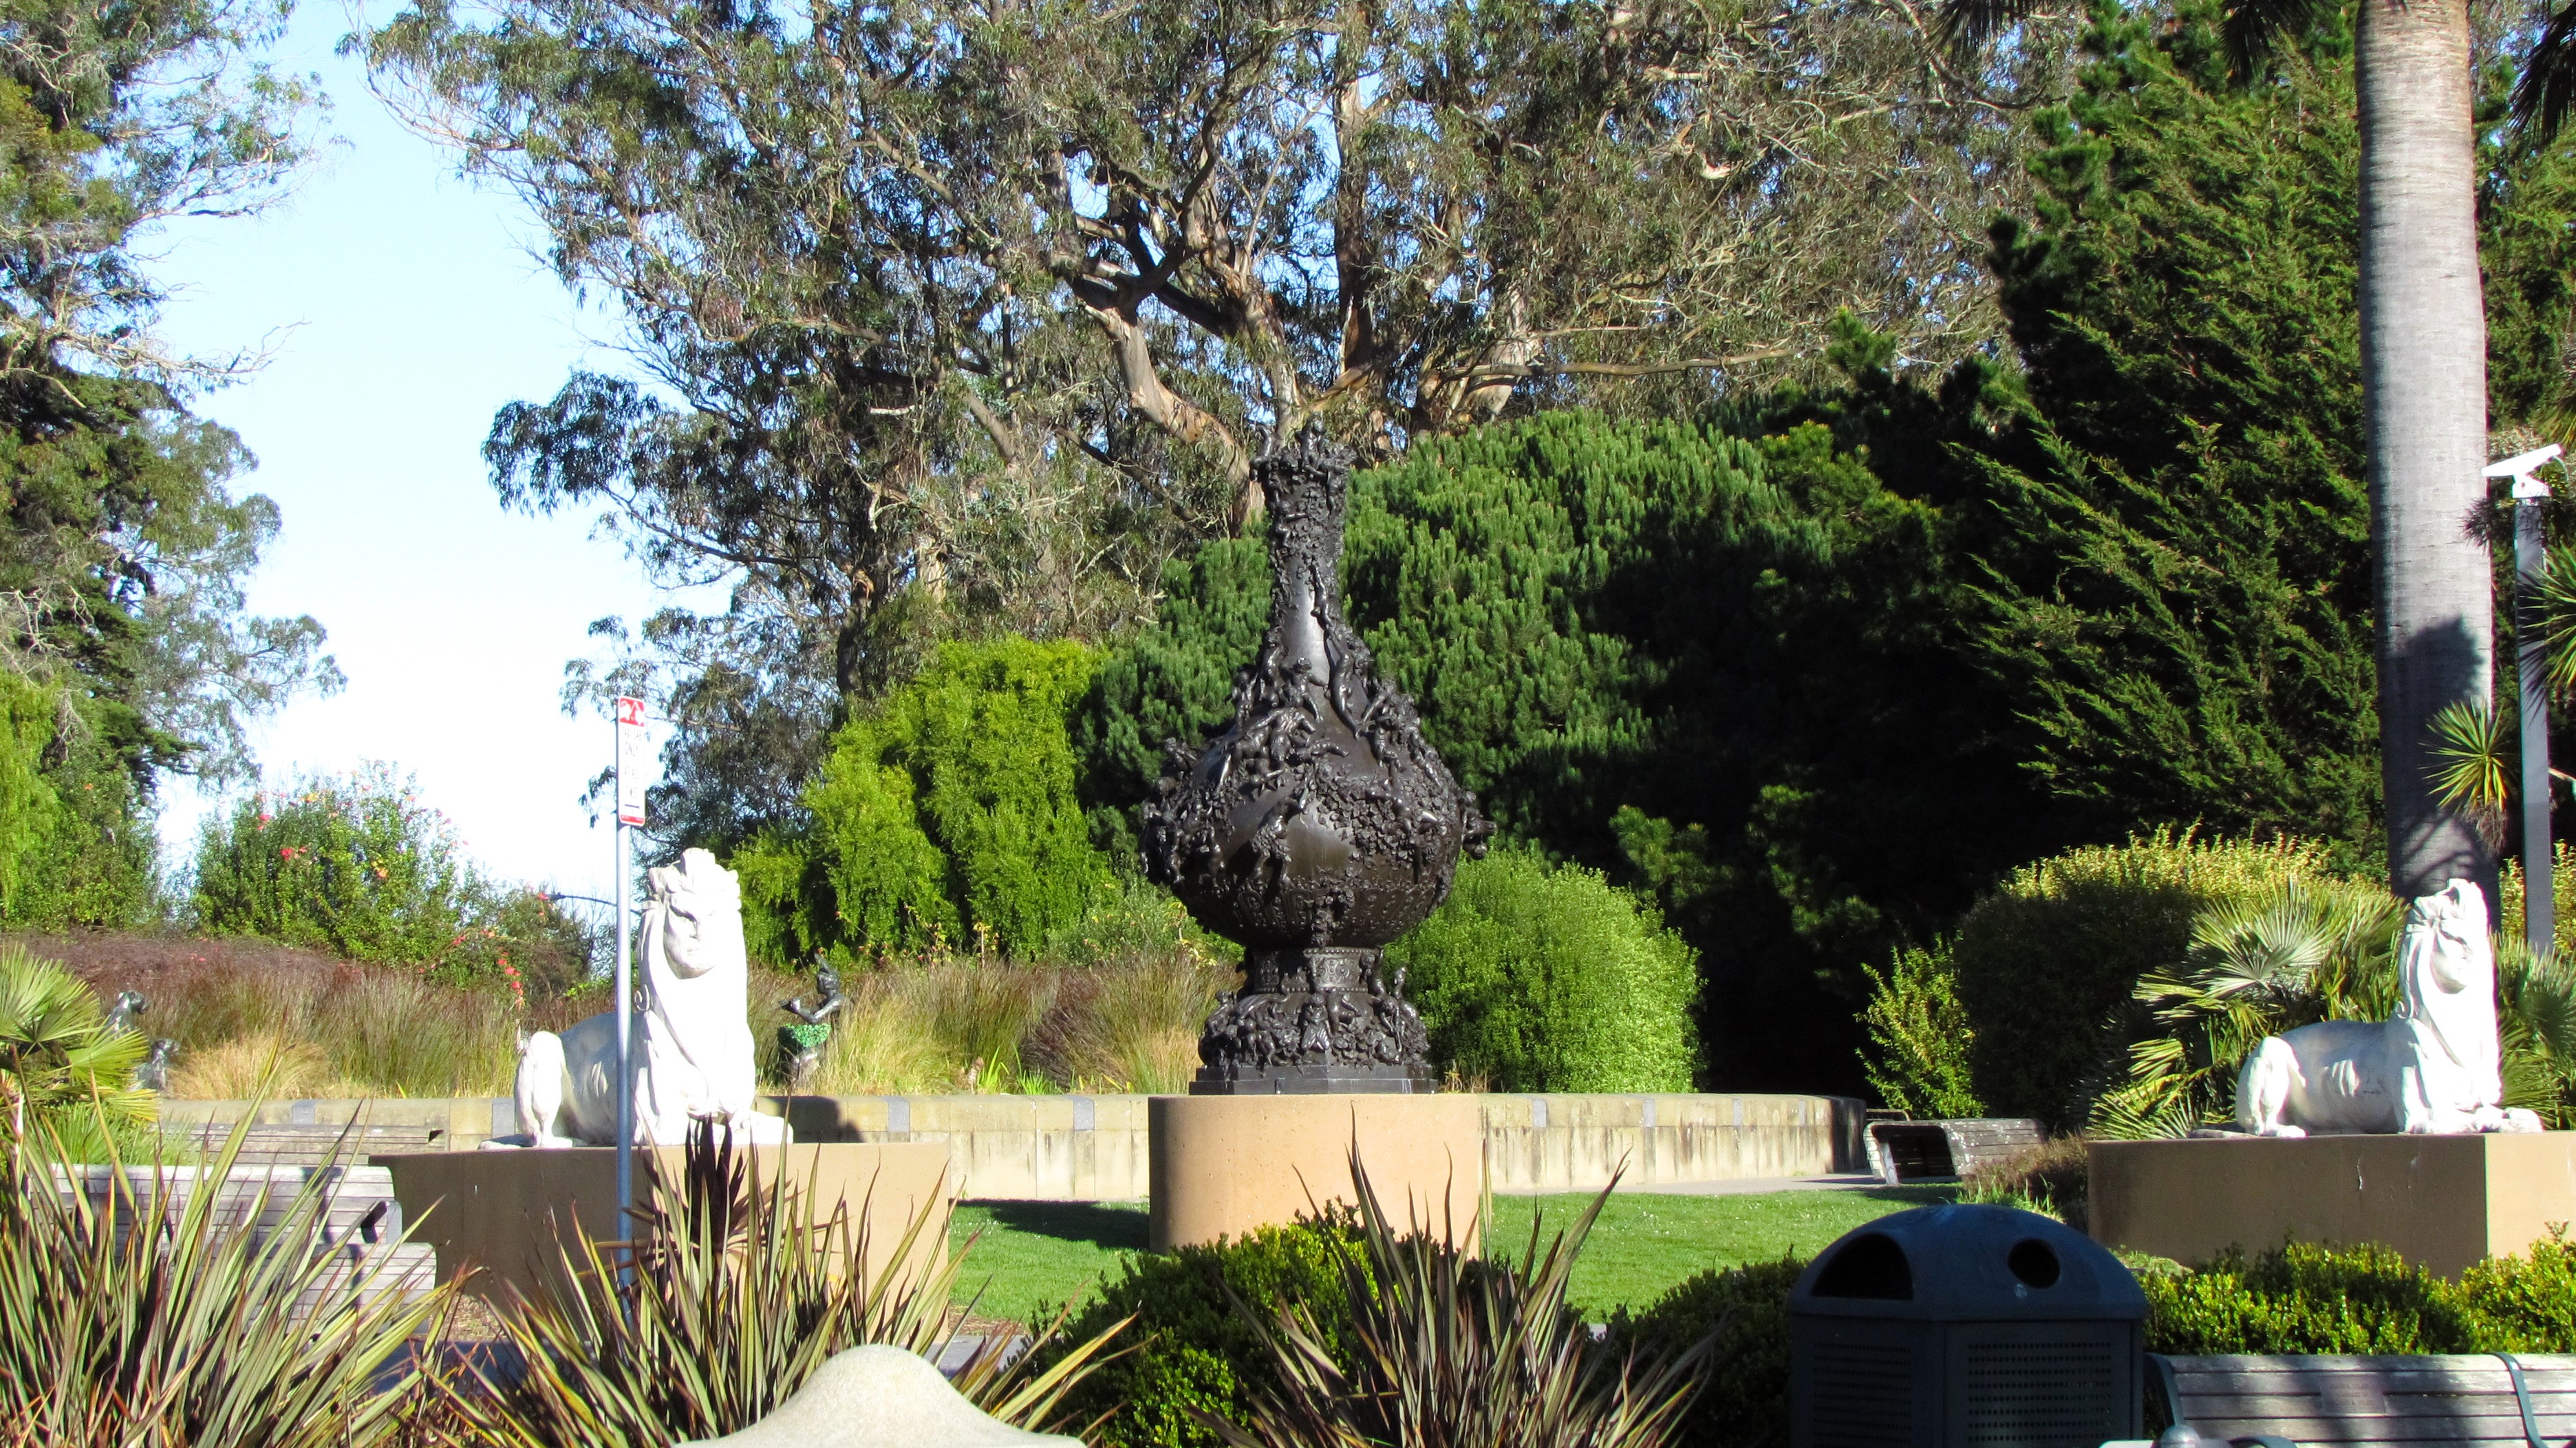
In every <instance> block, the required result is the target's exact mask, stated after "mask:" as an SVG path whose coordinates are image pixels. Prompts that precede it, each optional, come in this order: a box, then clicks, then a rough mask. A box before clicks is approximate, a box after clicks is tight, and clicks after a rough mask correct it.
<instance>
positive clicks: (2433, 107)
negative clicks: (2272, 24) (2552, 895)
mask: <svg viewBox="0 0 2576 1448" xmlns="http://www.w3.org/2000/svg"><path fill="white" fill-rule="evenodd" d="M2357 49H2358V60H2359V73H2358V82H2359V86H2360V93H2361V94H2360V100H2361V297H2360V302H2361V378H2362V382H2361V386H2362V406H2363V410H2364V412H2365V414H2366V416H2367V417H2368V425H2369V439H2368V442H2369V449H2370V500H2371V532H2372V541H2373V543H2374V544H2375V546H2376V548H2377V550H2378V559H2379V580H2378V581H2379V599H2378V602H2379V728H2380V751H2381V766H2380V767H2381V779H2382V782H2383V785H2384V787H2385V789H2386V791H2387V795H2388V879H2389V884H2390V887H2391V888H2393V889H2394V890H2396V892H2397V893H2398V894H2400V895H2403V896H2415V895H2422V894H2428V893H2430V892H2432V891H2435V890H2438V889H2440V888H2441V887H2442V886H2443V884H2444V883H2445V882H2447V881H2450V880H2453V879H2468V880H2475V881H2478V882H2479V883H2480V884H2481V886H2483V887H2484V888H2485V889H2486V890H2487V892H2488V895H2489V898H2490V901H2492V898H2493V895H2494V890H2495V855H2494V852H2493V850H2491V849H2490V848H2489V847H2488V846H2487V845H2486V843H2485V842H2484V841H2482V840H2481V839H2479V838H2478V835H2477V832H2476V831H2475V830H2473V829H2471V828H2470V827H2469V826H2468V824H2467V823H2466V822H2464V821H2463V820H2461V819H2460V818H2459V817H2457V816H2455V815H2452V814H2450V813H2448V812H2447V811H2445V810H2443V809H2442V808H2441V807H2440V805H2438V804H2437V803H2436V802H2435V800H2434V795H2433V787H2432V780H2431V776H2430V767H2431V765H2432V762H2433V756H2432V720H2433V716H2434V714H2436V713H2437V712H2439V711H2440V710H2441V708H2442V706H2444V705H2445V704H2449V703H2451V702H2452V701H2454V700H2458V699H2471V700H2478V701H2484V700H2485V699H2486V698H2487V697H2488V690H2489V687H2490V680H2491V674H2490V670H2491V661H2490V659H2489V656H2488V655H2489V648H2490V643H2491V640H2492V638H2493V636H2494V635H2493V623H2492V615H2493V611H2494V596H2493V593H2492V586H2491V584H2490V582H2489V578H2488V571H2487V555H2486V549H2485V548H2484V547H2483V546H2482V545H2480V544H2479V543H2477V542H2475V541H2473V540H2472V539H2471V538H2470V536H2469V534H2468V530H2467V523H2468V520H2469V515H2470V513H2471V511H2472V510H2473V509H2474V508H2475V507H2476V506H2477V504H2478V502H2479V500H2480V499H2481V498H2483V497H2484V496H2485V481H2484V479H2482V478H2481V477H2480V476H2479V469H2480V468H2481V467H2482V466H2483V465H2484V463H2485V462H2486V440H2487V402H2486V393H2487V384H2486V377H2487V371H2486V313H2485V308H2484V301H2483V298H2482V296H2481V293H2480V289H2479V286H2478V238H2477V218H2476V213H2475V206H2476V200H2475V185H2476V169H2475V168H2476V161H2475V147H2474V142H2473V137H2472V135H2471V131H2470V117H2469V104H2470V102H2469V24H2468V11H2467V7H2466V5H2465V4H2464V3H2463V0H2412V3H2408V0H2363V3H2362V7H2361V25H2360V35H2359V44H2358V47H2357Z"/></svg>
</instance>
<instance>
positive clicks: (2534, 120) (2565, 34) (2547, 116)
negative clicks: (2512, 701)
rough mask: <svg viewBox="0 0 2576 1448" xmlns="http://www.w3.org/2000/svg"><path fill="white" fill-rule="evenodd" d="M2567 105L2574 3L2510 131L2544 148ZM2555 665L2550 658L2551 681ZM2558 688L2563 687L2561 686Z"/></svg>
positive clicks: (2557, 23) (2550, 38) (2519, 85)
mask: <svg viewBox="0 0 2576 1448" xmlns="http://www.w3.org/2000/svg"><path fill="white" fill-rule="evenodd" d="M2571 104H2576V0H2571V3H2569V4H2567V5H2563V6H2561V7H2559V9H2558V12H2557V13H2556V14H2554V15H2552V16H2550V17H2549V23H2548V24H2547V25H2546V26H2544V27H2542V28H2541V32H2540V39H2539V41H2538V42H2537V43H2536V44H2534V45H2533V46H2532V47H2531V54H2530V55H2528V56H2526V57H2524V58H2523V62H2522V78H2521V79H2520V80H2517V81H2516V82H2514V87H2513V128H2514V131H2515V133H2516V136H2517V138H2518V139H2519V140H2521V141H2522V142H2523V143H2525V144H2529V145H2547V144H2548V143H2549V142H2550V141H2552V140H2555V139H2556V138H2557V136H2558V130H2559V127H2561V126H2562V125H2564V124H2566V121H2567V110H2568V107H2569V106H2570V105H2571ZM2554 561H2555V560H2553V562H2554ZM2555 664H2556V660H2555V659H2554V658H2553V660H2552V668H2551V674H2552V676H2553V682H2555V681H2556V680H2555V675H2556V673H2557V669H2556V667H2555ZM2560 687H2562V688H2563V687H2565V685H2564V684H2563V683H2561V684H2560Z"/></svg>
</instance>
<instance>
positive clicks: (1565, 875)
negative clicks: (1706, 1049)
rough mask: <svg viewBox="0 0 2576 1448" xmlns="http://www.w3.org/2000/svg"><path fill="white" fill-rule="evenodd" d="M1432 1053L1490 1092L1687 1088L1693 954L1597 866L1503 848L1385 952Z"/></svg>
mask: <svg viewBox="0 0 2576 1448" xmlns="http://www.w3.org/2000/svg"><path fill="white" fill-rule="evenodd" d="M1387 958H1388V959H1389V960H1390V961H1392V962H1393V963H1395V964H1397V965H1399V966H1402V967H1404V968H1405V970H1406V972H1407V975H1406V980H1405V993H1406V994H1407V995H1409V996H1411V997H1412V999H1413V1001H1414V1003H1415V1004H1416V1005H1418V1006H1419V1007H1421V1009H1422V1019H1423V1022H1424V1024H1426V1025H1428V1026H1429V1027H1430V1028H1431V1057H1432V1059H1433V1060H1434V1061H1436V1062H1438V1063H1440V1064H1441V1065H1444V1066H1447V1067H1449V1068H1451V1069H1453V1070H1455V1071H1457V1072H1458V1073H1459V1074H1460V1075H1462V1076H1467V1077H1471V1078H1475V1077H1481V1078H1483V1080H1484V1081H1485V1083H1486V1085H1487V1086H1488V1087H1489V1088H1490V1089H1492V1090H1496V1091H1688V1090H1690V1089H1691V1084H1692V1078H1693V1075H1694V1073H1695V1072H1696V1070H1697V1068H1698V1065H1699V1037H1698V1032H1697V1031H1696V1030H1695V1029H1694V1028H1693V1026H1692V1022H1691V1013H1692V1010H1693V1007H1694V1006H1695V1005H1696V1003H1697V1000H1698V996H1699V969H1698V965H1699V960H1698V952H1697V951H1694V950H1692V949H1691V947H1690V946H1689V945H1688V944H1686V943H1685V942H1684V941H1683V940H1682V938H1681V937H1680V936H1679V935H1676V934H1674V933H1673V932H1672V931H1670V930H1667V929H1665V928H1664V927H1663V920H1662V917H1661V916H1660V915H1658V914H1657V913H1656V911H1655V910H1654V908H1653V907H1651V906H1644V905H1640V904H1639V903H1638V901H1637V899H1636V897H1634V896H1632V895H1630V894H1629V893H1628V892H1627V891H1625V890H1621V889H1619V888H1618V887H1616V886H1614V885H1612V884H1610V883H1609V882H1608V881H1606V880H1604V879H1603V878H1602V877H1601V875H1600V874H1599V873H1598V872H1597V871H1593V870H1586V869H1583V868H1582V867H1580V866H1574V865H1557V864H1551V863H1549V862H1548V861H1547V860H1546V859H1544V858H1542V857H1541V856H1539V855H1537V854H1536V853H1533V852H1530V851H1526V850H1514V849H1503V850H1496V851H1495V852H1494V853H1493V854H1492V855H1490V856H1488V857H1487V858H1485V859H1482V860H1466V861H1462V862H1460V864H1459V866H1458V883H1457V888H1456V889H1454V890H1453V891H1451V892H1450V895H1449V898H1448V900H1447V901H1445V902H1443V903H1442V905H1441V906H1440V908H1439V910H1437V911H1436V912H1434V913H1433V915H1432V917H1431V918H1430V919H1429V920H1427V921H1425V922H1423V924H1422V925H1421V926H1420V927H1419V928H1417V929H1416V930H1414V931H1413V932H1412V933H1411V934H1409V935H1407V936H1405V937H1404V938H1403V939H1402V940H1399V941H1397V942H1395V944H1393V945H1391V946H1389V947H1388V948H1387Z"/></svg>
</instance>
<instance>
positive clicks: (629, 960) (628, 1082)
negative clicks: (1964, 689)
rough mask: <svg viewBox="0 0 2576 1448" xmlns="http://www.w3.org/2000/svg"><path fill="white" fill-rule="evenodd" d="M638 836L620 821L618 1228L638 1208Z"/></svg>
mask: <svg viewBox="0 0 2576 1448" xmlns="http://www.w3.org/2000/svg"><path fill="white" fill-rule="evenodd" d="M634 850H635V845H634V837H633V836H632V835H631V834H629V833H628V831H627V826H626V822H625V821H624V820H619V821H618V822H617V986H616V991H617V993H616V995H615V997H614V999H615V1000H616V1002H617V1230H618V1233H619V1235H620V1236H621V1237H622V1236H624V1235H625V1233H626V1231H627V1214H628V1213H629V1212H631V1211H633V1210H634V1208H635V1055H634V1030H635V967H634V955H635V952H634V948H633V946H634V931H635V925H634V915H633V913H632V912H631V911H629V910H628V909H627V903H628V897H629V895H630V893H631V892H632V891H633V889H634V885H633V878H634V874H635V870H634Z"/></svg>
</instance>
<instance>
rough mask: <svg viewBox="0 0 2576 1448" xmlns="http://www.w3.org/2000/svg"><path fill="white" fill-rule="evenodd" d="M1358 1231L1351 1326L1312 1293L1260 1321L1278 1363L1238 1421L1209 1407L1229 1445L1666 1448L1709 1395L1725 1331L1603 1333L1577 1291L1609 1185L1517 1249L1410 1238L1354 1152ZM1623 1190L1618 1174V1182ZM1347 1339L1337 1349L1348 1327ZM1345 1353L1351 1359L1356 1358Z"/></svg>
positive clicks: (1346, 1288) (1346, 1268) (1348, 1255)
mask: <svg viewBox="0 0 2576 1448" xmlns="http://www.w3.org/2000/svg"><path fill="white" fill-rule="evenodd" d="M1351 1179H1352V1180H1353V1181H1354V1182H1355V1183H1356V1184H1357V1185H1358V1187H1359V1219H1360V1234H1359V1235H1360V1241H1359V1246H1358V1249H1357V1251H1356V1252H1354V1251H1351V1250H1349V1249H1344V1250H1343V1251H1342V1252H1341V1253H1340V1258H1341V1260H1340V1275H1341V1279H1342V1288H1343V1296H1344V1298H1345V1300H1346V1301H1347V1303H1348V1306H1349V1310H1350V1325H1349V1327H1348V1329H1347V1330H1346V1331H1345V1332H1343V1333H1339V1334H1336V1333H1332V1332H1328V1331H1327V1330H1326V1329H1325V1328H1323V1327H1322V1326H1321V1325H1320V1324H1319V1322H1318V1320H1317V1318H1316V1316H1315V1314H1314V1313H1313V1312H1312V1311H1311V1310H1309V1309H1308V1308H1306V1307H1305V1306H1304V1305H1303V1304H1295V1303H1292V1304H1286V1305H1283V1306H1282V1307H1281V1308H1280V1309H1279V1310H1278V1311H1277V1313H1276V1314H1275V1315H1274V1316H1273V1318H1272V1319H1271V1320H1270V1321H1269V1322H1266V1323H1262V1324H1261V1328H1262V1335H1263V1338H1264V1340H1265V1342H1266V1344H1267V1346H1268V1348H1269V1352H1270V1356H1271V1360H1272V1362H1273V1364H1274V1366H1275V1368H1276V1370H1277V1373H1276V1379H1275V1382H1271V1383H1261V1384H1256V1385H1253V1386H1252V1391H1251V1397H1252V1411H1251V1412H1250V1413H1249V1414H1248V1415H1247V1416H1246V1418H1245V1420H1244V1421H1243V1422H1241V1423H1231V1422H1227V1421H1225V1420H1223V1419H1221V1418H1217V1417H1215V1416H1214V1415H1212V1414H1205V1413H1202V1414H1201V1415H1200V1416H1201V1418H1202V1419H1203V1421H1204V1422H1205V1424H1206V1426H1207V1427H1208V1428H1209V1429H1211V1430H1213V1431H1214V1432H1215V1433H1217V1435H1218V1436H1220V1437H1221V1438H1223V1439H1224V1440H1225V1442H1226V1443H1227V1444H1229V1445H1230V1448H1357V1445H1364V1444H1366V1445H1386V1448H1661V1445H1663V1444H1665V1443H1667V1442H1669V1441H1671V1439H1672V1438H1673V1436H1674V1434H1675V1432H1676V1431H1677V1429H1678V1427H1679V1425H1680V1423H1681V1420H1682V1415H1683V1414H1684V1413H1685V1412H1686V1411H1687V1410H1688V1409H1689V1407H1690V1404H1691V1400H1692V1399H1693V1398H1694V1397H1695V1396H1697V1394H1698V1392H1699V1388H1700V1382H1701V1379H1702V1377H1703V1375H1704V1372H1705V1367H1706V1363H1707V1358H1708V1354H1709V1350H1710V1347H1711V1343H1712V1341H1713V1337H1702V1338H1700V1339H1699V1340H1697V1341H1695V1342H1692V1343H1689V1344H1688V1345H1686V1346H1682V1347H1680V1348H1678V1349H1677V1350H1673V1351H1669V1352H1659V1351H1654V1350H1651V1349H1639V1348H1636V1347H1625V1348H1622V1347H1613V1346H1610V1345H1607V1344H1605V1343H1602V1342H1599V1341H1596V1340H1595V1339H1594V1337H1593V1335H1592V1331H1591V1329H1590V1328H1589V1327H1587V1326H1586V1325H1585V1324H1584V1321H1583V1318H1582V1315H1581V1314H1580V1313H1578V1312H1576V1311H1575V1310H1574V1309H1573V1308H1572V1307H1571V1306H1570V1305H1568V1304H1567V1302H1566V1289H1567V1286H1568V1284H1569V1283H1570V1282H1571V1280H1572V1277H1573V1272H1574V1262H1575V1258H1576V1257H1577V1256H1578V1255H1579V1254H1580V1253H1581V1251H1582V1250H1583V1241H1584V1238H1585V1237H1586V1235H1588V1234H1589V1233H1590V1231H1591V1230H1592V1223H1593V1221H1594V1219H1595V1218H1597V1217H1598V1216H1599V1215H1600V1212H1601V1206H1602V1204H1603V1203H1604V1202H1606V1201H1608V1200H1609V1198H1610V1192H1609V1189H1607V1188H1605V1189H1604V1190H1603V1191H1602V1193H1601V1195H1600V1196H1598V1197H1595V1198H1594V1199H1593V1201H1592V1205H1591V1207H1590V1208H1589V1209H1588V1210H1586V1211H1585V1212H1584V1214H1583V1215H1582V1217H1580V1218H1579V1219H1577V1221H1576V1222H1575V1224H1574V1226H1573V1228H1572V1229H1571V1230H1568V1231H1565V1232H1560V1233H1558V1234H1557V1236H1556V1237H1555V1238H1554V1240H1552V1241H1550V1242H1549V1243H1548V1244H1547V1245H1546V1246H1545V1247H1544V1248H1542V1247H1541V1246H1540V1237H1539V1233H1540V1225H1539V1224H1538V1223H1535V1222H1533V1223H1532V1224H1531V1226H1530V1237H1529V1242H1528V1244H1527V1245H1526V1246H1525V1247H1524V1248H1523V1249H1522V1251H1521V1253H1520V1256H1519V1258H1518V1259H1517V1260H1514V1259H1513V1258H1511V1257H1509V1256H1500V1257H1479V1256H1476V1255H1475V1254H1473V1253H1471V1252H1469V1251H1466V1250H1464V1249H1462V1248H1460V1247H1459V1246H1458V1244H1457V1239H1456V1235H1455V1232H1454V1224H1452V1223H1444V1224H1443V1231H1442V1233H1441V1235H1440V1236H1439V1237H1436V1238H1435V1237H1432V1236H1431V1235H1429V1234H1428V1233H1424V1232H1421V1231H1418V1230H1417V1231H1413V1232H1410V1233H1399V1231H1398V1230H1397V1228H1396V1226H1395V1225H1394V1223H1393V1222H1391V1221H1390V1220H1389V1219H1388V1217H1387V1215H1386V1209H1385V1207H1384V1206H1383V1205H1382V1204H1381V1203H1380V1202H1379V1201H1378V1198H1377V1193H1376V1190H1375V1189H1374V1188H1373V1187H1371V1185H1370V1184H1369V1180H1368V1173H1367V1170H1366V1168H1365V1167H1363V1166H1362V1165H1361V1163H1360V1160H1359V1153H1358V1152H1357V1151H1356V1150H1354V1151H1353V1152H1352V1154H1351ZM1614 1185H1615V1184H1614ZM1337 1337H1338V1338H1340V1342H1339V1343H1338V1344H1337V1342H1336V1341H1335V1339H1336V1338H1337ZM1345 1361H1347V1363H1348V1366H1347V1367H1345V1366H1344V1362H1345Z"/></svg>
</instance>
